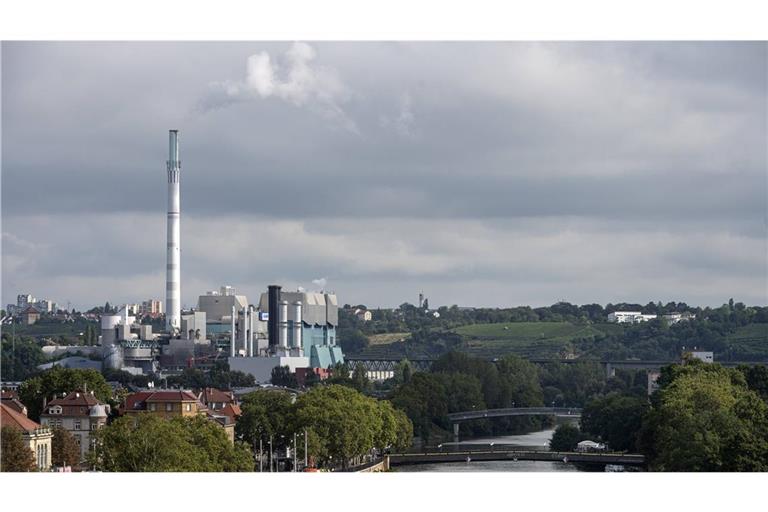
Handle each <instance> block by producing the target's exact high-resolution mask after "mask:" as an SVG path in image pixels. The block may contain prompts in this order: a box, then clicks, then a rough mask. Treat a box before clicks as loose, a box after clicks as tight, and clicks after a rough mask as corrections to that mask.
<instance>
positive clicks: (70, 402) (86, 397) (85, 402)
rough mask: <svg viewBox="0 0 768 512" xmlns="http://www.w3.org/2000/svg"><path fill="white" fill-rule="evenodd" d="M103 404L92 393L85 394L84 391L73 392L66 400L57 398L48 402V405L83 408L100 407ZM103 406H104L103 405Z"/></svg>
mask: <svg viewBox="0 0 768 512" xmlns="http://www.w3.org/2000/svg"><path fill="white" fill-rule="evenodd" d="M99 404H101V402H99V401H98V399H97V398H96V397H95V396H93V395H92V394H91V393H83V392H82V391H73V392H71V393H70V394H68V395H67V396H65V397H64V398H57V399H55V400H51V401H50V402H48V405H61V406H72V407H77V406H82V407H90V406H92V405H99ZM101 405H103V404H101Z"/></svg>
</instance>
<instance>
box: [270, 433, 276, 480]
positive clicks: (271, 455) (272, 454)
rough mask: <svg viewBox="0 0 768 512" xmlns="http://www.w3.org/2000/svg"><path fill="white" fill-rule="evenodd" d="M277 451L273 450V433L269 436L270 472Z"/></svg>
mask: <svg viewBox="0 0 768 512" xmlns="http://www.w3.org/2000/svg"><path fill="white" fill-rule="evenodd" d="M274 455H275V452H274V451H272V435H271V434H270V436H269V472H270V473H271V472H272V459H273V458H274Z"/></svg>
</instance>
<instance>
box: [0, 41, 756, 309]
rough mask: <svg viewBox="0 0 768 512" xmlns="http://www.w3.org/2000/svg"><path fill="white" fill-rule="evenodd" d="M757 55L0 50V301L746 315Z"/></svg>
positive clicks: (752, 287)
mask: <svg viewBox="0 0 768 512" xmlns="http://www.w3.org/2000/svg"><path fill="white" fill-rule="evenodd" d="M767 48H768V46H766V44H765V43H738V44H729V43H698V44H694V43H623V44H610V43H579V44H566V43H552V44H540V43H536V44H528V43H508V44H502V43H313V42H309V43H289V42H280V43H259V42H256V43H178V44H177V43H61V44H52V43H44V44H43V43H4V44H3V46H2V301H3V304H7V303H9V302H15V300H16V295H17V294H18V293H22V292H25V293H31V294H33V295H35V296H37V297H47V298H50V299H53V300H55V301H58V302H59V303H60V304H63V305H64V306H66V304H67V302H68V301H69V302H71V304H72V305H73V306H76V307H78V308H86V307H90V306H92V305H98V304H103V303H104V302H105V301H110V302H112V303H124V302H138V301H141V300H145V299H147V298H150V297H157V298H161V299H163V300H164V299H165V297H164V290H165V275H164V272H165V257H166V255H165V237H166V233H165V230H166V216H165V213H166V207H167V204H166V197H167V196H166V193H167V192H166V190H167V178H166V170H165V160H166V159H167V144H168V134H167V130H168V129H171V128H176V129H179V130H180V141H181V142H180V144H181V160H182V174H181V195H182V217H181V242H182V253H181V254H182V259H181V275H182V287H181V292H182V302H183V303H184V304H185V305H187V306H193V305H194V304H195V302H196V300H197V296H198V295H200V294H202V293H205V291H206V290H210V289H217V288H218V287H219V286H220V285H224V284H228V285H232V286H234V287H235V288H236V289H237V290H238V292H239V293H245V294H247V295H248V297H249V299H250V300H251V302H255V301H256V300H257V299H258V294H259V293H260V292H262V291H264V290H265V289H266V286H267V285H268V284H273V283H277V284H282V285H283V286H284V287H288V288H295V287H297V286H303V287H304V288H307V289H315V288H318V287H319V286H324V287H325V288H326V289H328V290H334V291H335V292H336V293H337V294H338V296H339V301H340V303H342V304H343V303H364V304H367V305H368V306H369V307H377V306H381V307H389V306H396V305H399V304H400V303H402V302H405V301H408V302H411V303H414V302H416V301H417V296H418V293H419V291H420V290H424V293H425V295H427V296H428V297H429V299H430V304H431V305H433V306H437V305H451V304H459V305H465V306H516V305H524V304H530V305H546V304H551V303H553V302H555V301H557V300H561V299H562V300H567V301H570V302H574V303H592V302H598V303H601V304H605V303H607V302H619V301H627V302H640V303H646V302H648V301H651V300H653V301H657V300H661V301H663V302H667V301H670V300H675V301H685V302H688V303H689V304H694V305H719V304H721V303H723V302H725V301H727V300H728V298H730V297H734V298H735V299H736V300H741V301H744V302H746V303H749V304H761V305H764V304H766V303H767V302H768V299H767V298H766V294H767V292H766V287H767V286H768V276H767V267H768V263H767V262H766V261H767V259H766V256H767V251H768V248H767V246H766V197H767V196H768V186H767V183H766V168H767V162H766V159H767V158H768V156H767V152H768V150H767V148H766V144H767V143H766V140H767V136H768V130H767V129H766V118H767V117H768V105H767V104H766V98H767V97H768V92H767V90H768V84H767V83H766V82H767V78H766V77H767V76H768V69H767V65H768V64H767V62H768V50H767ZM313 281H314V283H313Z"/></svg>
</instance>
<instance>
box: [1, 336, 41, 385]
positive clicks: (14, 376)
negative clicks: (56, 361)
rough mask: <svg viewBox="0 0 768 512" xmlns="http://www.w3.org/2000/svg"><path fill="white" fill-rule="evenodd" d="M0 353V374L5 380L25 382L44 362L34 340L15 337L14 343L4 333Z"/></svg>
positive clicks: (38, 346)
mask: <svg viewBox="0 0 768 512" xmlns="http://www.w3.org/2000/svg"><path fill="white" fill-rule="evenodd" d="M0 352H1V357H0V359H1V360H2V365H1V366H0V374H2V376H3V379H7V380H26V379H28V378H30V377H31V376H33V375H34V374H36V373H38V369H37V366H38V365H40V364H43V363H44V362H45V361H46V357H45V354H43V350H42V349H41V348H40V345H39V344H38V343H37V342H36V341H35V340H34V338H29V337H26V336H16V337H15V342H14V340H13V339H12V337H11V336H9V335H8V333H6V332H4V333H3V341H2V348H1V349H0Z"/></svg>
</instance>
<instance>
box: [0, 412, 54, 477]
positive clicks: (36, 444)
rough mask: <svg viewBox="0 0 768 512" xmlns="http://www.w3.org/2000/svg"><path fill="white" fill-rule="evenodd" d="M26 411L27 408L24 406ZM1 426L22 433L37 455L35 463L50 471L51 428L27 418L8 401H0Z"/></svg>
mask: <svg viewBox="0 0 768 512" xmlns="http://www.w3.org/2000/svg"><path fill="white" fill-rule="evenodd" d="M24 410H25V411H26V408H24ZM0 426H2V427H10V428H12V429H14V430H17V431H19V432H20V433H21V438H22V439H23V440H24V442H25V443H26V444H27V446H29V449H30V450H32V453H33V454H34V455H35V465H36V466H37V469H39V470H40V471H48V470H49V469H50V468H51V443H52V440H53V433H52V432H51V429H50V428H48V427H46V426H43V425H40V424H39V423H37V422H34V421H32V420H31V419H29V418H27V415H26V414H22V413H21V412H19V411H18V410H17V409H16V408H14V407H12V406H11V405H10V404H9V403H8V401H6V400H5V399H3V400H2V401H1V402H0Z"/></svg>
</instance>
